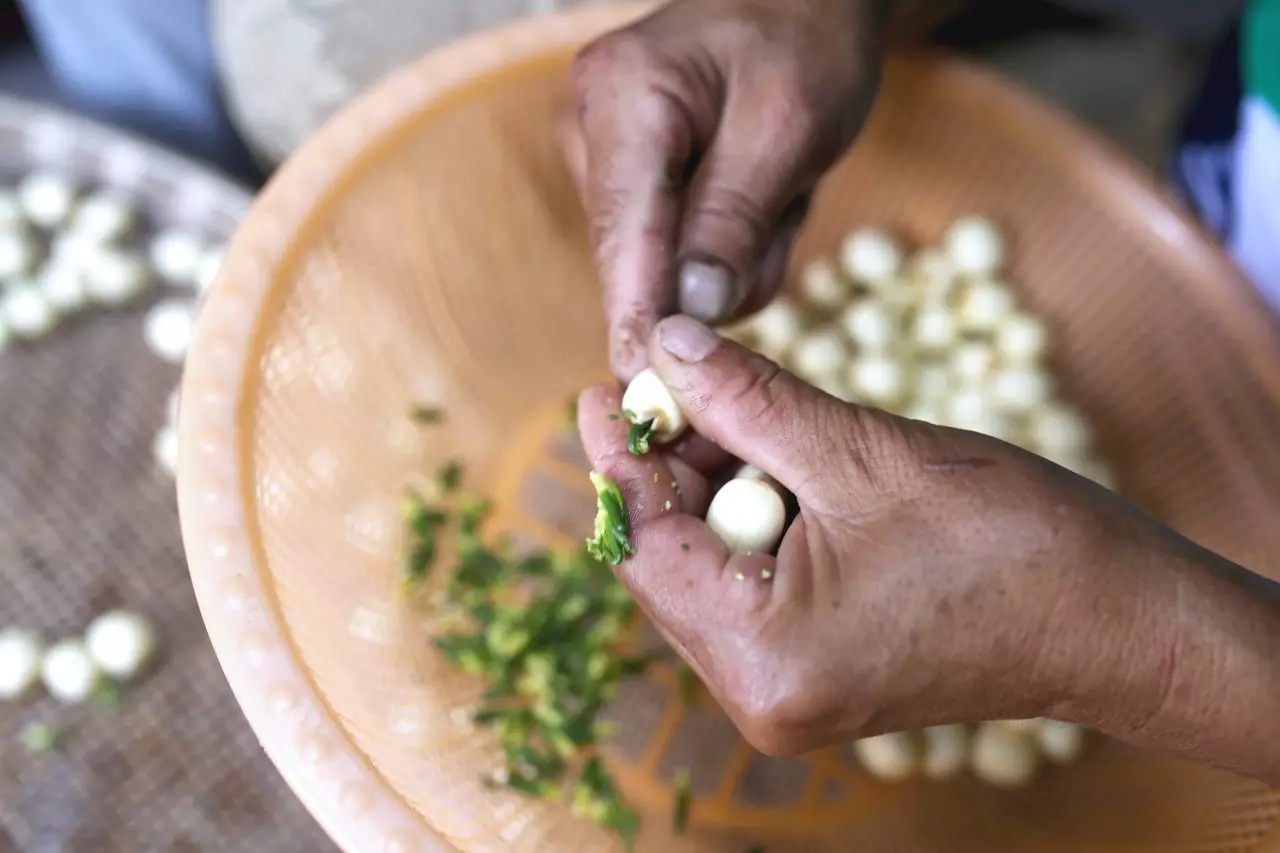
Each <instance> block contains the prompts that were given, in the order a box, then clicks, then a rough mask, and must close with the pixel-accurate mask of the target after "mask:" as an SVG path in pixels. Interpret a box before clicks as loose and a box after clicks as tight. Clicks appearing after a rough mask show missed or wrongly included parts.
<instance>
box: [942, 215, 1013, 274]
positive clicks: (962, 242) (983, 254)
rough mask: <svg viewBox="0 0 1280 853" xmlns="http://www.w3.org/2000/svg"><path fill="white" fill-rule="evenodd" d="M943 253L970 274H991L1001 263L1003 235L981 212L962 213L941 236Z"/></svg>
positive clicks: (959, 268) (957, 266)
mask: <svg viewBox="0 0 1280 853" xmlns="http://www.w3.org/2000/svg"><path fill="white" fill-rule="evenodd" d="M943 239H944V242H945V244H946V247H947V257H948V258H949V259H950V260H951V262H952V263H953V264H955V266H956V268H957V269H958V270H959V271H960V272H962V273H966V274H968V275H971V276H984V275H992V274H994V273H996V272H997V271H999V269H1000V266H1001V264H1003V263H1004V238H1003V237H1001V236H1000V231H999V229H998V228H996V226H995V223H993V222H992V221H991V220H989V219H986V218H984V217H981V216H963V217H961V218H960V219H957V220H956V221H955V222H954V223H952V225H951V227H950V228H948V229H947V233H946V236H945V237H944V238H943Z"/></svg>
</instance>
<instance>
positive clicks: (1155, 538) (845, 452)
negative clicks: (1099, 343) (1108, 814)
mask: <svg viewBox="0 0 1280 853" xmlns="http://www.w3.org/2000/svg"><path fill="white" fill-rule="evenodd" d="M649 358H650V360H651V362H652V364H653V367H654V369H655V370H656V371H657V372H658V373H659V375H661V377H662V379H663V381H664V382H665V383H666V384H667V386H668V387H669V388H670V389H671V391H672V393H673V394H674V395H675V397H676V399H677V401H678V403H679V404H680V407H681V409H682V410H683V411H684V412H685V414H686V415H687V416H688V418H689V421H690V424H691V426H692V427H693V429H694V431H695V432H691V433H690V434H689V435H688V436H687V437H686V438H685V439H684V440H683V441H681V442H680V443H678V444H677V445H676V446H674V447H664V448H658V449H657V450H655V451H651V452H650V453H648V454H646V455H644V456H641V457H637V456H633V455H631V454H630V453H629V452H628V451H627V442H626V433H627V427H628V423H627V421H626V420H625V418H620V417H619V416H618V412H619V405H620V393H619V390H618V388H617V387H616V386H613V385H607V386H601V387H598V388H594V389H591V390H589V391H587V392H585V394H584V395H583V397H582V398H581V400H580V402H579V428H580V430H581V432H582V435H583V441H584V445H585V448H586V451H587V454H588V457H589V458H590V459H591V461H592V463H593V466H594V468H595V470H596V471H598V472H600V473H602V474H605V475H607V476H609V477H612V478H613V479H614V480H615V481H616V482H617V483H618V485H619V487H620V488H621V490H622V492H623V495H624V497H625V499H626V502H627V506H628V509H629V511H630V517H631V524H632V541H633V544H634V546H635V548H636V554H635V555H634V556H632V557H629V558H627V559H626V560H625V561H623V562H622V564H621V565H619V566H618V567H617V571H618V575H619V577H620V578H621V579H622V581H623V582H624V583H625V584H626V585H627V586H628V588H629V589H630V590H631V592H632V594H633V595H634V596H635V598H636V600H637V601H638V602H639V604H640V606H641V608H642V609H643V610H644V611H645V612H646V614H647V615H648V616H649V617H650V619H652V620H653V622H654V624H655V626H656V627H657V628H658V629H659V630H660V631H661V632H662V633H663V635H664V636H665V637H666V638H667V639H668V640H669V641H670V642H671V644H672V645H673V646H674V647H675V649H676V650H677V651H678V652H679V653H680V654H681V655H682V656H683V657H684V658H685V659H686V660H687V661H688V662H689V663H690V664H691V665H692V666H693V668H694V669H695V670H696V671H697V672H698V674H699V676H701V678H702V679H703V681H704V683H705V684H706V685H707V687H708V688H709V689H710V690H711V692H712V693H713V694H714V695H715V696H716V698H717V699H718V700H719V702H720V704H721V705H722V706H723V707H724V709H725V710H726V711H727V712H728V713H729V715H730V716H731V717H732V718H733V720H734V722H735V723H736V724H737V726H738V727H739V729H740V730H741V731H742V732H743V734H744V735H745V736H746V738H747V739H748V740H749V741H750V742H751V743H752V744H753V745H754V746H756V747H757V748H758V749H760V750H762V751H764V752H768V753H790V752H799V751H804V750H807V749H810V748H813V747H815V746H819V745H822V744H825V743H828V742H832V741H835V740H837V739H840V738H848V737H855V736H860V735H866V734H875V733H878V732H884V731H894V730H902V729H909V728H915V727H918V726H925V725H934V724H939V723H949V722H959V721H967V720H983V719H1001V718H1007V717H1034V716H1051V717H1054V718H1055V719H1063V720H1069V721H1072V722H1081V723H1086V724H1094V723H1097V722H1098V721H1099V720H1101V719H1102V718H1103V716H1106V721H1107V723H1108V726H1109V727H1110V729H1111V730H1112V731H1115V732H1122V733H1123V732H1125V731H1129V730H1132V728H1134V727H1137V726H1139V725H1141V724H1142V722H1143V721H1144V720H1145V719H1147V718H1148V717H1149V716H1150V715H1151V714H1152V713H1154V709H1155V708H1156V707H1157V706H1158V705H1159V703H1160V702H1161V701H1162V700H1161V696H1162V694H1161V687H1162V679H1163V678H1164V675H1163V673H1164V669H1163V668H1162V667H1161V666H1160V665H1158V664H1153V662H1158V661H1161V660H1164V659H1165V655H1166V653H1167V651H1168V647H1169V646H1171V644H1172V640H1171V635H1170V631H1171V626H1172V625H1173V624H1175V622H1176V620H1171V619H1170V618H1169V614H1170V613H1175V612H1176V611H1177V605H1176V602H1174V601H1173V600H1172V599H1171V594H1172V593H1171V589H1172V588H1173V587H1171V585H1170V583H1169V579H1170V577H1171V575H1169V574H1168V573H1167V572H1166V573H1165V574H1164V575H1159V572H1158V570H1160V569H1163V568H1164V566H1163V564H1164V563H1166V562H1168V563H1170V564H1172V562H1173V556H1172V555H1174V554H1175V553H1176V550H1177V548H1178V547H1179V546H1178V545H1176V544H1171V543H1173V542H1175V539H1174V538H1172V537H1170V536H1169V535H1167V531H1164V529H1163V528H1161V527H1160V526H1159V525H1158V524H1156V523H1155V522H1154V521H1153V520H1151V519H1150V518H1148V517H1147V516H1145V515H1143V514H1142V513H1141V512H1139V511H1138V510H1137V509H1136V508H1134V507H1133V506H1131V505H1129V504H1127V503H1126V502H1124V501H1123V500H1122V499H1120V498H1119V497H1117V496H1115V495H1113V494H1112V493H1110V492H1108V491H1107V490H1106V489H1103V488H1102V487H1100V486H1097V485H1095V484H1094V483H1091V482H1089V481H1088V480H1085V479H1083V478H1081V477H1078V476H1076V475H1075V474H1072V473H1070V472H1069V471H1066V470H1065V469H1062V468H1059V467H1058V466H1056V465H1053V464H1051V463H1049V462H1046V461H1045V460H1043V459H1040V458H1038V457H1035V456H1033V455H1031V454H1029V453H1025V452H1023V451H1021V450H1019V449H1018V448H1016V447H1014V446H1012V445H1009V444H1006V443H1004V442H1001V441H998V440H996V439H992V438H989V437H987V436H983V435H979V434H976V433H970V432H965V431H961V430H953V429H946V428H942V427H935V426H931V425H928V424H924V423H920V422H916V421H911V420H908V419H905V418H898V417H894V416H891V415H888V414H886V413H884V412H880V411H877V410H874V409H868V408H864V407H860V406H855V405H850V404H847V403H844V402H842V401H840V400H837V399H836V398H834V397H831V396H829V395H827V394H824V393H822V392H821V391H819V390H817V389H815V388H813V387H811V386H809V385H806V384H805V383H803V382H802V381H800V380H799V379H797V378H796V377H794V376H792V375H791V374H789V373H787V372H786V371H784V370H782V369H780V368H779V367H778V366H777V365H774V364H772V363H771V362H769V361H768V360H766V359H764V358H763V357H761V356H758V355H756V354H754V353H751V352H750V351H748V350H746V349H744V348H743V347H741V346H738V345H737V344H734V343H732V342H729V341H725V340H722V339H720V338H719V337H717V336H716V335H715V334H714V333H713V332H712V331H711V330H709V329H708V328H707V327H705V326H703V325H702V324H700V323H698V322H696V321H694V320H692V319H690V318H688V317H684V316H676V317H670V318H668V319H666V320H663V321H662V322H660V323H659V324H658V326H657V331H656V333H655V336H654V339H653V340H652V341H651V345H650V349H649ZM610 415H612V418H611V417H610ZM717 448H724V450H719V449H717ZM726 451H728V452H727V453H726ZM729 453H732V455H733V457H736V458H737V459H740V460H742V461H744V462H747V463H750V464H752V465H754V466H756V467H757V468H760V469H761V470H763V471H764V472H765V473H767V474H769V475H770V476H772V477H773V478H774V479H776V480H778V481H779V482H780V483H781V484H782V485H783V486H784V487H786V488H787V489H788V490H789V491H790V492H791V493H793V494H794V495H795V496H796V499H797V501H798V503H799V507H800V515H799V517H798V518H797V519H796V520H795V521H794V522H793V523H792V524H791V526H790V529H789V530H788V531H787V533H786V535H785V537H784V538H783V540H782V543H781V545H780V546H779V548H778V553H777V557H776V558H775V557H773V556H771V555H768V554H758V553H757V554H730V553H728V552H727V551H726V549H725V546H724V544H723V543H722V542H721V541H720V540H719V538H718V537H717V536H716V535H715V534H714V533H713V532H712V531H711V529H710V528H709V527H708V526H707V525H706V524H705V523H704V522H703V521H702V518H703V516H704V515H705V512H706V508H707V503H708V500H709V499H710V496H711V490H712V488H713V485H714V483H715V482H716V478H717V476H719V477H724V476H726V475H728V474H730V473H732V468H731V467H730V466H731V465H732V464H734V462H733V457H730V456H729ZM1174 586H1176V584H1174ZM1135 673H1136V675H1135ZM1121 686H1122V689H1121ZM1121 694H1122V695H1123V696H1124V702H1123V703H1122V704H1123V707H1122V708H1121V709H1120V710H1119V711H1117V710H1116V709H1115V707H1114V706H1115V701H1114V697H1115V696H1116V695H1121ZM1104 708H1105V709H1106V710H1105V711H1104V710H1102V709H1104Z"/></svg>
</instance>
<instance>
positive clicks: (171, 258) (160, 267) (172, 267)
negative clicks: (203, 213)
mask: <svg viewBox="0 0 1280 853" xmlns="http://www.w3.org/2000/svg"><path fill="white" fill-rule="evenodd" d="M205 249H206V246H205V241H204V238H203V237H201V236H200V235H199V234H197V233H195V232H194V231H189V230H187V229H184V228H170V229H167V230H164V231H161V232H160V233H159V234H157V235H156V236H155V237H154V238H153V239H152V241H151V248H150V252H149V254H150V257H151V265H152V266H153V267H155V270H156V272H157V273H159V275H160V277H161V278H166V279H168V280H169V281H171V282H173V283H174V284H185V285H192V284H195V282H196V273H197V271H198V270H199V268H200V262H201V259H202V258H203V257H204V253H205Z"/></svg>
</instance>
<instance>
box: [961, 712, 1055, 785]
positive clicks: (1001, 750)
mask: <svg viewBox="0 0 1280 853" xmlns="http://www.w3.org/2000/svg"><path fill="white" fill-rule="evenodd" d="M1039 764H1040V754H1039V752H1037V750H1036V745H1035V743H1034V742H1033V741H1032V740H1031V737H1030V736H1029V735H1028V734H1026V733H1023V732H1019V731H1014V730H1012V729H1010V728H1009V727H1008V726H1006V725H1003V724H1001V723H983V724H982V725H980V726H978V730H977V731H976V732H974V735H973V741H972V743H971V744H970V750H969V769H970V770H972V771H973V775H975V776H977V777H978V778H979V779H981V780H982V781H983V782H986V783H987V784H988V785H994V786H996V787H999V788H1020V787H1022V786H1023V785H1026V784H1027V783H1028V782H1030V781H1031V780H1032V779H1034V778H1035V775H1036V770H1037V769H1038V768H1039Z"/></svg>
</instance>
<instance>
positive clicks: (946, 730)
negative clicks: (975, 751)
mask: <svg viewBox="0 0 1280 853" xmlns="http://www.w3.org/2000/svg"><path fill="white" fill-rule="evenodd" d="M923 735H924V762H923V764H922V766H921V769H922V770H923V771H924V775H925V776H927V777H929V778H930V779H934V780H936V781H943V780H945V779H951V778H953V777H955V776H956V775H958V774H959V773H960V772H961V771H962V770H964V767H965V763H966V760H967V759H968V756H969V732H968V730H967V729H965V727H964V726H962V725H959V724H956V725H946V726H929V727H928V728H926V729H925V730H924V732H923Z"/></svg>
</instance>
